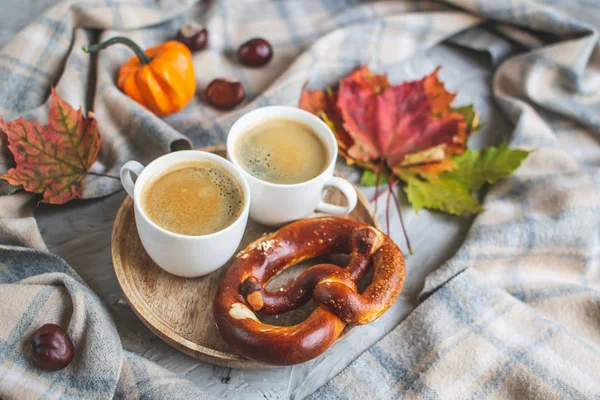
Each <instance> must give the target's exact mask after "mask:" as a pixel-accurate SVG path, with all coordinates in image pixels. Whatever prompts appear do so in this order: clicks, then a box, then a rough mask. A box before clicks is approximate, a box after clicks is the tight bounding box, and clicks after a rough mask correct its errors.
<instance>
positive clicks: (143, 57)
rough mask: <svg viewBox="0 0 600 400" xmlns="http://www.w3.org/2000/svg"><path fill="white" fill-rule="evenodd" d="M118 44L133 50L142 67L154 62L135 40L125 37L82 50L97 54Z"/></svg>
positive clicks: (115, 38)
mask: <svg viewBox="0 0 600 400" xmlns="http://www.w3.org/2000/svg"><path fill="white" fill-rule="evenodd" d="M117 43H118V44H124V45H125V46H127V47H129V48H130V49H131V50H133V52H134V53H135V55H136V56H137V57H138V58H139V59H140V63H141V64H142V65H146V64H149V63H150V61H152V59H151V58H150V57H149V56H148V55H147V54H146V53H144V50H142V48H141V47H140V46H138V45H137V44H136V43H135V42H134V41H133V40H131V39H128V38H126V37H123V36H115V37H113V38H110V39H108V40H106V41H104V42H102V43H99V44H94V45H91V46H83V47H82V48H81V49H82V50H83V51H85V52H86V53H95V52H97V51H100V50H102V49H105V48H107V47H108V46H112V45H113V44H117Z"/></svg>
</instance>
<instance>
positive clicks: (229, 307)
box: [213, 217, 406, 365]
mask: <svg viewBox="0 0 600 400" xmlns="http://www.w3.org/2000/svg"><path fill="white" fill-rule="evenodd" d="M330 253H331V254H335V253H345V254H349V255H350V261H349V264H348V267H346V268H340V267H338V266H336V265H332V264H319V265H315V266H313V267H311V268H308V269H306V270H305V271H304V272H303V273H302V274H300V275H299V276H298V277H297V278H296V280H294V281H293V282H292V283H290V285H288V287H286V288H284V289H283V290H281V291H276V292H271V291H269V290H266V289H265V285H266V284H267V282H268V281H269V280H270V279H271V278H273V277H274V276H275V275H277V274H278V273H279V272H281V271H283V270H284V269H286V268H289V267H291V266H292V265H295V264H297V263H299V262H301V261H303V260H306V259H309V258H313V257H316V256H320V255H323V254H330ZM369 265H372V266H373V280H372V282H371V284H370V285H369V286H368V287H367V288H366V289H365V290H364V292H363V293H362V294H360V293H358V292H357V289H356V282H358V281H359V280H360V278H361V277H362V276H363V275H364V273H365V272H366V271H367V268H368V267H369ZM405 272H406V271H405V267H404V257H403V256H402V253H401V252H400V249H399V248H398V246H396V244H395V243H394V242H393V241H392V240H391V239H390V238H389V237H387V236H386V235H384V234H383V233H381V232H379V231H378V230H377V229H375V228H373V227H371V226H369V225H367V224H364V223H362V222H359V221H356V220H353V219H350V218H341V217H324V218H314V219H306V220H301V221H298V222H294V223H292V224H289V225H287V226H285V227H283V228H281V229H280V230H278V231H277V232H274V233H273V234H271V235H267V236H263V237H262V238H260V239H258V240H256V241H255V242H253V243H251V244H250V245H248V247H246V248H245V249H244V250H243V251H242V252H241V253H240V254H239V255H238V256H237V258H236V260H235V261H234V262H233V264H232V265H231V267H230V268H229V270H228V271H227V272H226V274H225V276H224V277H223V280H222V281H221V283H220V285H219V288H218V290H217V296H216V298H215V302H214V306H213V313H214V317H215V321H216V322H217V327H218V328H219V332H220V333H221V335H222V336H223V338H224V339H225V341H226V342H227V343H229V345H230V346H231V347H233V348H234V349H235V350H236V351H237V352H238V353H240V354H241V355H243V356H245V357H247V358H251V359H254V360H258V361H262V362H265V363H268V364H276V365H290V364H298V363H301V362H304V361H307V360H310V359H312V358H314V357H316V356H318V355H319V354H321V353H323V352H324V351H325V350H327V348H329V346H331V345H332V344H333V342H334V341H335V340H336V339H337V338H338V336H339V335H340V334H341V332H342V330H343V329H344V326H346V324H366V323H368V322H371V321H373V320H375V319H377V318H379V316H381V314H383V313H384V312H385V311H386V310H387V309H388V308H389V307H390V306H391V305H392V303H393V302H394V301H395V300H396V298H397V297H398V295H399V294H400V290H402V285H403V284H404V276H405ZM311 298H313V299H314V301H315V302H316V303H317V304H318V305H319V306H318V307H317V308H316V309H315V310H314V311H313V312H312V313H311V314H310V316H309V317H308V318H307V319H306V320H304V321H303V322H301V323H299V324H297V325H294V326H275V325H268V324H265V323H262V322H261V321H259V320H258V318H257V317H256V315H255V313H254V312H255V311H260V312H262V313H265V314H280V313H283V312H286V311H289V310H292V309H294V308H297V307H299V306H301V305H302V304H304V303H306V302H307V301H308V300H310V299H311Z"/></svg>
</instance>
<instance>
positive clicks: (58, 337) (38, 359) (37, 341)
mask: <svg viewBox="0 0 600 400" xmlns="http://www.w3.org/2000/svg"><path fill="white" fill-rule="evenodd" d="M30 343H31V349H32V350H33V361H35V363H36V364H37V365H38V366H39V367H40V368H42V369H45V370H47V371H58V370H59V369H63V368H64V367H66V366H67V365H69V363H70V362H71V360H73V356H74V355H75V347H74V346H73V342H72V341H71V338H70V337H69V335H68V334H67V332H65V331H64V329H63V328H61V327H60V326H58V325H56V324H46V325H44V326H42V327H41V328H40V329H38V330H37V331H35V332H33V335H32V336H31V341H30Z"/></svg>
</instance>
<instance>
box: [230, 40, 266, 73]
mask: <svg viewBox="0 0 600 400" xmlns="http://www.w3.org/2000/svg"><path fill="white" fill-rule="evenodd" d="M237 55H238V61H239V62H240V64H242V65H245V66H248V67H262V66H263V65H266V64H267V63H268V62H269V61H271V58H273V48H272V47H271V45H270V44H269V42H267V41H266V40H265V39H261V38H254V39H250V40H248V41H247V42H245V43H244V44H242V45H241V46H240V48H239V49H238V53H237Z"/></svg>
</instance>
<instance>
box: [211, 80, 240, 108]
mask: <svg viewBox="0 0 600 400" xmlns="http://www.w3.org/2000/svg"><path fill="white" fill-rule="evenodd" d="M244 97H246V91H245V90H244V86H242V84H241V83H240V82H231V81H228V80H226V79H215V80H213V81H212V82H211V83H210V84H209V85H208V87H207V88H206V100H208V102H209V103H210V104H212V105H213V106H215V107H217V108H220V109H222V110H230V109H232V108H234V107H235V106H237V105H238V104H240V103H241V102H242V101H243V100H244Z"/></svg>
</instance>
